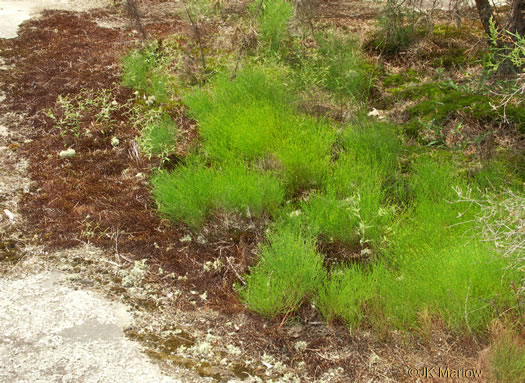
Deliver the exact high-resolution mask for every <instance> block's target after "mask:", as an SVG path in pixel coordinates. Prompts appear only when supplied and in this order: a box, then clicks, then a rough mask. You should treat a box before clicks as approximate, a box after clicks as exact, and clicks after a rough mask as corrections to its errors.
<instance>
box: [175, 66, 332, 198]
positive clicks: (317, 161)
mask: <svg viewBox="0 0 525 383" xmlns="http://www.w3.org/2000/svg"><path fill="white" fill-rule="evenodd" d="M282 75H283V74H282V72H279V71H276V70H275V69H273V68H271V67H270V68H267V67H261V66H259V67H248V68H246V69H245V70H243V71H241V72H240V73H239V74H238V76H237V78H236V79H235V81H233V82H232V81H230V78H229V77H227V76H224V75H222V76H219V77H218V79H217V80H216V81H215V82H214V83H213V87H212V91H211V92H210V93H208V92H205V91H202V90H198V91H196V92H194V93H191V94H190V95H188V96H187V97H186V98H185V99H184V102H185V103H186V105H188V107H189V110H190V114H191V116H192V117H194V118H195V119H196V120H197V121H199V127H200V131H201V134H202V137H203V149H204V151H205V152H206V154H207V155H208V156H209V158H210V159H212V160H213V161H216V162H221V163H222V162H228V161H230V160H231V159H242V160H245V161H247V162H248V163H253V164H256V163H263V162H265V160H267V159H268V158H274V159H275V160H276V161H274V162H276V163H275V164H274V167H275V169H269V170H275V171H276V172H277V173H278V174H279V175H280V177H281V178H282V179H283V182H284V184H285V186H286V188H287V190H288V191H289V192H290V193H292V194H293V193H296V192H298V191H301V190H304V189H308V188H315V187H321V186H322V185H323V184H324V183H325V181H326V177H327V176H328V173H329V170H328V169H329V164H330V156H331V149H332V145H333V143H334V141H335V131H334V130H333V128H332V127H330V126H329V125H328V124H327V123H325V122H319V121H316V120H314V119H313V118H310V117H306V116H299V115H297V114H296V113H295V111H294V109H293V107H292V105H291V101H292V99H291V97H290V96H289V94H288V92H287V91H288V90H287V88H286V87H285V86H284V85H283V83H282V81H283V80H284V79H283V77H282ZM266 170H268V169H266Z"/></svg>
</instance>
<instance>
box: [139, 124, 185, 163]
mask: <svg viewBox="0 0 525 383" xmlns="http://www.w3.org/2000/svg"><path fill="white" fill-rule="evenodd" d="M177 134H178V129H177V125H176V124H175V122H174V121H173V120H172V119H171V117H170V116H169V115H168V114H164V115H163V116H161V117H160V118H159V119H158V120H156V121H150V122H149V123H147V124H146V126H145V127H144V128H143V129H142V131H141V133H140V139H139V143H140V147H141V149H142V151H143V152H144V153H145V154H146V155H147V156H148V157H150V158H151V157H152V156H157V157H160V158H161V159H166V158H167V157H168V156H169V155H170V154H173V153H174V152H175V150H176V149H177Z"/></svg>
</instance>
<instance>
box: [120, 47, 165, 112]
mask: <svg viewBox="0 0 525 383" xmlns="http://www.w3.org/2000/svg"><path fill="white" fill-rule="evenodd" d="M159 51H160V48H159V44H158V42H156V41H155V42H151V43H149V44H148V45H145V46H144V47H143V48H142V49H135V50H132V51H130V52H129V53H128V54H127V55H126V56H124V57H123V59H122V84H123V85H124V86H126V87H129V88H132V89H135V90H136V91H138V92H140V93H142V94H143V95H146V96H148V97H149V102H150V103H153V102H157V103H164V102H167V101H168V100H169V98H170V93H171V91H172V89H171V85H172V84H173V79H172V78H171V77H170V76H169V75H168V74H167V71H165V70H164V64H165V63H164V62H163V57H162V56H161V54H160V53H159Z"/></svg>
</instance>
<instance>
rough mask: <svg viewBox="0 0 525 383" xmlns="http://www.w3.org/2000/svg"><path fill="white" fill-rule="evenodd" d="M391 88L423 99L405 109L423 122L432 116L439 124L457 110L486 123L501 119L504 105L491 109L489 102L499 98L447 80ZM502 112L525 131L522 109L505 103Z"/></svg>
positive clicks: (494, 102)
mask: <svg viewBox="0 0 525 383" xmlns="http://www.w3.org/2000/svg"><path fill="white" fill-rule="evenodd" d="M392 91H393V93H394V94H397V95H398V96H399V97H401V98H403V99H408V100H421V99H422V101H421V102H419V103H418V104H417V105H415V106H413V107H410V108H409V109H408V113H409V116H410V117H411V118H412V119H417V118H419V119H421V120H422V121H423V122H430V121H432V120H433V121H434V123H437V124H439V123H442V122H444V121H445V120H446V119H448V118H450V117H452V116H454V115H456V114H457V113H458V112H462V113H464V114H465V115H467V116H470V117H472V118H475V119H477V120H480V121H485V122H489V123H490V122H499V121H503V108H502V107H500V108H496V109H494V108H493V106H492V105H499V104H500V100H498V99H497V98H495V97H489V96H486V95H482V94H477V93H472V92H468V91H463V90H460V89H458V88H457V87H456V86H454V85H451V84H450V83H446V82H432V83H427V84H423V85H417V86H409V87H406V88H404V89H399V90H392ZM505 114H506V116H507V120H508V121H509V122H510V123H511V125H513V126H515V127H517V128H518V129H520V130H521V131H522V132H523V131H525V109H523V108H520V107H517V106H514V105H507V108H506V110H505Z"/></svg>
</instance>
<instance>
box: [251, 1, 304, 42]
mask: <svg viewBox="0 0 525 383" xmlns="http://www.w3.org/2000/svg"><path fill="white" fill-rule="evenodd" d="M258 3H259V2H258V1H256V2H254V6H253V7H252V9H253V10H254V11H255V9H256V7H257V4H258ZM293 15H294V7H293V4H292V3H291V2H289V1H286V0H265V1H264V2H263V5H262V10H261V11H260V12H259V14H258V17H257V19H258V20H257V21H258V23H259V31H260V33H261V36H262V39H263V41H264V42H265V43H266V44H267V46H268V48H269V49H270V51H272V52H277V51H278V50H279V49H280V47H281V42H282V40H283V38H284V37H285V35H286V33H287V27H288V23H289V21H290V19H291V18H292V16H293Z"/></svg>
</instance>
